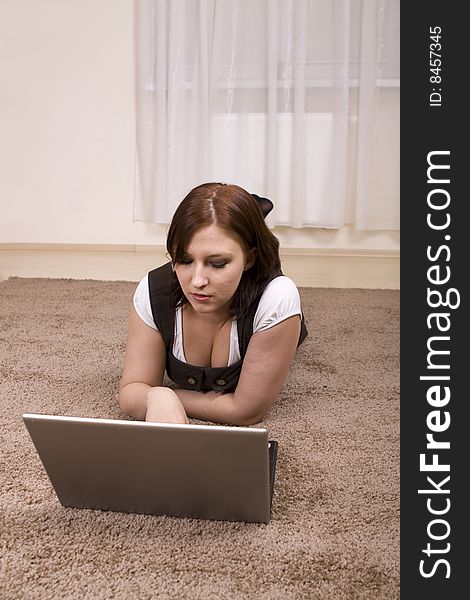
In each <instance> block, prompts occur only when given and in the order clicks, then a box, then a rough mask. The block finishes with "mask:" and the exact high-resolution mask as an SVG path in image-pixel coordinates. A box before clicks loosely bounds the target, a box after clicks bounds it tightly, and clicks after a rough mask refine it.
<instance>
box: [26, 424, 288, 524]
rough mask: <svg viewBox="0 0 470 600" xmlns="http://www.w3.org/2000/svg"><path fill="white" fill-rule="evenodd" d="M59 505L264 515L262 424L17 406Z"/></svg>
mask: <svg viewBox="0 0 470 600" xmlns="http://www.w3.org/2000/svg"><path fill="white" fill-rule="evenodd" d="M23 421H24V423H25V425H26V427H27V429H28V431H29V434H30V436H31V438H32V440H33V443H34V445H35V447H36V450H37V452H38V454H39V457H40V459H41V461H42V463H43V465H44V468H45V470H46V472H47V475H48V476H49V479H50V481H51V483H52V485H53V487H54V490H55V492H56V494H57V497H58V498H59V501H60V503H61V504H62V505H63V506H67V507H74V508H90V509H100V510H112V511H119V512H127V513H144V514H152V515H169V516H175V517H189V518H196V519H217V520H227V521H247V522H259V523H268V522H269V520H270V516H271V501H272V495H273V491H274V477H275V467H276V459H277V446H278V444H277V442H276V441H274V440H268V433H267V430H266V429H259V428H251V427H227V426H218V425H174V424H167V423H146V422H142V421H123V420H114V419H86V418H80V417H59V416H50V415H38V414H24V415H23Z"/></svg>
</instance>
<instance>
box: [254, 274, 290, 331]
mask: <svg viewBox="0 0 470 600" xmlns="http://www.w3.org/2000/svg"><path fill="white" fill-rule="evenodd" d="M301 314H302V309H301V306H300V295H299V290H298V289H297V286H296V285H295V283H294V282H293V281H292V279H290V278H289V277H286V276H285V275H281V276H279V277H276V278H275V279H273V280H272V281H270V282H269V283H268V285H267V286H266V288H265V290H264V292H263V294H262V295H261V298H260V301H259V304H258V309H257V311H256V313H255V317H254V320H253V333H255V332H257V331H263V330H265V329H269V328H270V327H273V326H274V325H277V324H278V323H280V322H281V321H284V320H285V319H288V318H289V317H292V316H293V315H300V316H301Z"/></svg>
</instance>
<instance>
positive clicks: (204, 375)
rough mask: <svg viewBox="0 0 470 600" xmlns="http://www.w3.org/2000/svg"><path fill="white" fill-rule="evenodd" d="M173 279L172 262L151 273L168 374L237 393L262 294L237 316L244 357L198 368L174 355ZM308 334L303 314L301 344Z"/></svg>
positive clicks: (187, 383) (193, 385)
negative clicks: (171, 299)
mask: <svg viewBox="0 0 470 600" xmlns="http://www.w3.org/2000/svg"><path fill="white" fill-rule="evenodd" d="M279 275H282V273H279ZM277 276H278V275H276V277H277ZM273 279H274V278H273ZM172 281H173V271H172V268H171V263H167V264H165V265H163V266H162V267H158V268H156V269H154V270H153V271H150V273H149V274H148V282H149V293H150V306H151V308H152V314H153V319H154V321H155V325H156V326H157V328H158V330H159V332H160V334H161V336H162V337H163V341H164V342H165V346H166V372H167V374H168V377H169V378H170V379H171V380H172V381H174V382H175V383H176V384H177V385H179V386H180V387H182V388H185V389H191V390H196V391H198V392H207V391H209V390H214V391H216V392H234V391H235V388H236V387H237V384H238V379H239V377H240V372H241V370H242V365H243V358H244V356H245V354H246V350H247V348H248V343H249V341H250V338H251V336H252V335H253V320H254V316H255V313H256V310H257V308H258V304H259V300H260V298H261V296H260V298H258V301H257V302H255V303H254V304H253V306H251V307H250V310H249V311H248V313H247V314H246V315H245V316H244V317H241V318H240V319H237V329H238V345H239V349H240V356H241V359H240V360H239V361H238V362H236V363H235V364H233V365H230V366H228V367H198V366H195V365H190V364H188V363H185V362H182V361H181V360H178V359H177V358H175V356H173V352H172V349H173V337H174V330H175V311H174V309H173V308H172V306H171V301H170V296H171V287H172ZM267 283H269V282H267ZM266 285H267V284H266ZM306 335H307V328H306V327H305V319H304V317H303V315H302V322H301V331H300V337H299V345H300V344H301V343H302V342H303V341H304V339H305V337H306Z"/></svg>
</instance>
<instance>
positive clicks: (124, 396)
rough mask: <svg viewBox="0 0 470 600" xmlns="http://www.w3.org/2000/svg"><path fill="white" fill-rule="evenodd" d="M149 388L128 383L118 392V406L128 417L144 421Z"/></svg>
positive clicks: (148, 386) (139, 384)
mask: <svg viewBox="0 0 470 600" xmlns="http://www.w3.org/2000/svg"><path fill="white" fill-rule="evenodd" d="M150 389H151V386H150V385H148V384H146V383H128V384H127V385H124V386H122V387H121V388H120V390H119V406H120V407H121V410H122V411H123V412H125V413H126V414H127V415H129V416H130V417H134V419H138V420H139V421H144V420H145V417H146V414H147V394H148V391H149V390H150Z"/></svg>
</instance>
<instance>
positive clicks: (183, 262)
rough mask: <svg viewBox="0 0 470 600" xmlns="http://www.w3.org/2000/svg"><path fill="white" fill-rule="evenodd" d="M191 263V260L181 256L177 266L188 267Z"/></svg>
mask: <svg viewBox="0 0 470 600" xmlns="http://www.w3.org/2000/svg"><path fill="white" fill-rule="evenodd" d="M192 262H193V259H192V258H189V257H188V256H183V258H182V259H181V260H180V261H178V264H180V265H190V264H191V263H192Z"/></svg>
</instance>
